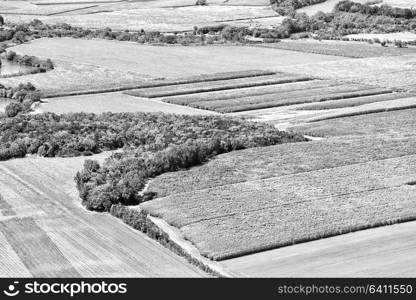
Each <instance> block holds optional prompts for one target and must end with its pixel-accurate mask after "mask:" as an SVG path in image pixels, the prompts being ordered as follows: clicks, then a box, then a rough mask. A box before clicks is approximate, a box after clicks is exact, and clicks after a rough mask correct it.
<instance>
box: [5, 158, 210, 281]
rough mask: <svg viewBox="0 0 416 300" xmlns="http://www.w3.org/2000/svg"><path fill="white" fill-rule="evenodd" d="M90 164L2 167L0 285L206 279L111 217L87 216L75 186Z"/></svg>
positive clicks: (63, 161)
mask: <svg viewBox="0 0 416 300" xmlns="http://www.w3.org/2000/svg"><path fill="white" fill-rule="evenodd" d="M99 157H102V158H103V157H104V155H101V156H99ZM99 157H97V158H99ZM84 159H85V158H82V157H80V158H26V159H15V160H12V161H7V162H1V163H0V194H1V200H0V203H1V206H0V207H1V215H0V240H1V241H2V243H1V246H0V247H1V249H2V251H1V253H2V259H1V264H0V275H1V276H2V277H8V276H11V275H13V276H15V275H19V276H24V277H26V276H34V277H49V276H52V277H62V276H70V277H72V276H74V277H79V276H80V277H143V276H146V277H159V276H162V277H165V276H168V277H170V276H179V277H183V276H185V277H188V276H204V273H202V271H199V270H198V269H197V268H195V267H192V266H191V265H189V264H188V263H187V262H186V261H185V260H184V259H182V258H180V257H178V256H176V255H175V254H173V253H171V252H170V251H169V250H168V249H166V248H164V247H162V246H161V245H159V244H158V243H157V242H155V241H153V240H151V239H149V238H147V237H146V236H145V235H144V234H142V233H140V232H137V231H135V230H133V229H131V228H129V227H128V226H126V225H124V224H123V223H121V222H120V221H118V220H116V219H114V218H113V217H111V216H109V215H106V214H97V213H91V212H87V211H86V210H85V209H84V208H83V207H82V206H81V205H80V202H79V200H78V197H77V192H76V189H75V183H74V181H73V176H74V174H75V172H76V171H77V170H79V169H80V168H81V166H82V164H83V161H84ZM5 207H6V209H5ZM103 230H104V231H103ZM3 254H4V256H3Z"/></svg>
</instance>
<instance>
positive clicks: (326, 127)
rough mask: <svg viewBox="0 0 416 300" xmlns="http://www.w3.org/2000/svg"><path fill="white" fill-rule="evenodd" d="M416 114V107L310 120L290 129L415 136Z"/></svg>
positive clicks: (315, 133)
mask: <svg viewBox="0 0 416 300" xmlns="http://www.w3.org/2000/svg"><path fill="white" fill-rule="evenodd" d="M415 116H416V109H404V110H396V111H388V112H379V113H372V114H366V115H358V116H350V117H343V118H336V119H330V120H323V121H317V122H310V123H306V124H302V125H297V126H292V127H290V130H293V131H296V132H302V133H304V134H308V135H312V136H363V135H367V136H374V135H377V134H384V135H391V136H400V135H401V136H406V135H407V136H409V135H413V136H414V134H415V132H416V118H415Z"/></svg>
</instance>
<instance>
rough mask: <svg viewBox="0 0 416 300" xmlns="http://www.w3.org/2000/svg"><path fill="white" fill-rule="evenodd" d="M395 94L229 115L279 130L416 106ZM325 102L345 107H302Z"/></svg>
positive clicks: (414, 102) (415, 101)
mask: <svg viewBox="0 0 416 300" xmlns="http://www.w3.org/2000/svg"><path fill="white" fill-rule="evenodd" d="M387 95H389V94H387ZM397 95H398V96H397V99H394V100H382V101H376V102H372V103H367V104H366V103H363V104H361V105H358V106H356V105H355V104H354V102H353V101H354V100H358V99H359V98H351V99H343V100H333V101H324V102H318V103H316V104H315V103H314V104H306V105H291V106H283V107H275V108H267V109H258V110H252V111H245V112H238V113H231V114H229V115H231V116H238V117H245V118H248V119H251V120H254V121H260V122H268V123H271V124H274V125H275V126H276V127H277V128H279V129H280V130H286V129H287V128H288V127H291V126H294V125H295V126H296V125H299V124H307V122H310V121H314V120H320V119H331V118H342V117H346V116H354V115H365V114H373V113H378V112H382V111H393V110H402V109H408V108H414V107H415V106H416V100H415V97H404V94H401V93H398V94H397ZM392 96H394V95H392ZM371 97H373V96H370V97H368V98H371ZM362 98H367V97H362ZM368 101H369V100H368ZM327 102H328V103H331V104H333V105H336V103H337V102H347V104H346V106H345V107H341V108H333V109H323V110H304V107H308V106H309V105H325V103H327ZM348 102H349V103H348ZM305 126H307V125H305Z"/></svg>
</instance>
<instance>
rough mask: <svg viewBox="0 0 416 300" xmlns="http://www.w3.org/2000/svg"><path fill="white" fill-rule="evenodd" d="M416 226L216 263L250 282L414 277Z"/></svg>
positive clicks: (387, 228)
mask: <svg viewBox="0 0 416 300" xmlns="http://www.w3.org/2000/svg"><path fill="white" fill-rule="evenodd" d="M415 234H416V222H408V223H402V224H396V225H391V226H384V227H379V228H375V229H369V230H363V231H357V232H353V233H349V234H344V235H340V236H336V237H332V238H326V239H321V240H317V241H312V242H308V243H303V244H297V245H293V246H289V247H283V248H279V249H274V250H270V251H264V252H259V253H256V254H252V255H246V256H243V257H239V258H234V259H229V260H224V261H222V262H221V264H223V265H224V266H225V267H226V268H227V269H229V270H230V271H233V272H238V273H240V274H242V275H244V276H250V277H413V276H415V274H416V240H415V239H414V236H415Z"/></svg>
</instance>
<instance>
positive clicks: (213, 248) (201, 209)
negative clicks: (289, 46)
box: [141, 155, 416, 260]
mask: <svg viewBox="0 0 416 300" xmlns="http://www.w3.org/2000/svg"><path fill="white" fill-rule="evenodd" d="M415 164H416V156H414V155H410V156H402V157H398V158H390V159H385V160H378V161H372V162H367V163H361V164H354V165H348V166H342V167H336V168H330V169H323V170H318V171H312V172H304V173H299V174H294V175H287V176H281V177H272V178H268V179H263V180H257V181H249V182H244V183H237V184H231V185H226V186H222V187H221V188H219V189H218V188H212V189H206V190H200V191H194V192H191V193H184V194H176V195H172V196H168V197H165V198H160V199H156V200H153V201H149V202H146V203H143V204H141V207H142V209H144V210H145V211H146V212H148V213H150V214H151V215H154V216H158V217H163V218H164V219H165V220H166V221H167V222H168V223H170V224H172V225H174V226H177V227H179V228H181V231H182V232H183V233H184V235H185V238H187V239H188V240H191V241H192V242H193V243H194V244H195V245H196V246H197V248H198V249H199V250H200V251H201V253H202V254H203V255H206V256H208V257H209V258H212V259H214V260H222V259H226V258H230V257H235V256H240V255H244V254H248V253H251V252H256V251H260V250H266V249H270V248H276V247H280V246H286V245H289V244H293V243H296V242H301V241H307V240H312V239H316V238H319V237H326V236H331V235H335V234H340V233H345V232H350V231H355V230H358V229H362V228H366V227H372V226H379V225H381V224H389V223H393V222H397V221H400V220H409V219H414V218H416V214H415V213H414V211H415V208H416V207H415V203H414V201H413V199H414V197H415V195H416V188H415V187H414V186H411V185H407V183H408V182H411V181H413V180H414V177H415V176H416V171H415V169H414V165H415ZM368 170H371V172H368ZM328 178H330V179H331V180H328ZM201 199H203V201H204V205H200V201H201ZM391 203H394V205H391ZM299 215H302V216H303V217H302V218H299Z"/></svg>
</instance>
